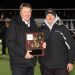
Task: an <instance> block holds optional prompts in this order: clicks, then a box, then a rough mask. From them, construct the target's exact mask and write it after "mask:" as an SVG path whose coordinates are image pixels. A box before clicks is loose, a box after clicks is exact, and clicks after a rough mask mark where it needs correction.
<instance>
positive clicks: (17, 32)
mask: <svg viewBox="0 0 75 75" xmlns="http://www.w3.org/2000/svg"><path fill="white" fill-rule="evenodd" d="M27 32H37V26H36V24H35V22H34V20H33V19H30V27H29V28H28V27H27V25H26V24H25V23H24V22H23V21H22V19H21V17H20V16H19V17H17V18H15V20H14V21H13V22H12V23H11V25H10V27H9V28H8V30H7V35H6V45H7V47H8V49H9V50H8V51H9V55H10V62H11V64H13V65H20V66H22V65H23V66H34V65H35V63H36V62H35V58H32V59H25V53H26V45H25V39H26V37H25V33H27Z"/></svg>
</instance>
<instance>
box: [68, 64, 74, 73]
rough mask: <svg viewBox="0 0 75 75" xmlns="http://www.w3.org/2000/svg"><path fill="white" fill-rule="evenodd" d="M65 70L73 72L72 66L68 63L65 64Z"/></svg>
mask: <svg viewBox="0 0 75 75" xmlns="http://www.w3.org/2000/svg"><path fill="white" fill-rule="evenodd" d="M67 70H68V72H70V71H72V70H73V64H71V63H68V64H67Z"/></svg>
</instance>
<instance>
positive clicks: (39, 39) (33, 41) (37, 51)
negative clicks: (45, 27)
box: [26, 33, 44, 56]
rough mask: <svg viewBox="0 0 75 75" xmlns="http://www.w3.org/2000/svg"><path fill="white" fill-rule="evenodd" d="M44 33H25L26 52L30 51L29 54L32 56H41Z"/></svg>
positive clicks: (42, 53)
mask: <svg viewBox="0 0 75 75" xmlns="http://www.w3.org/2000/svg"><path fill="white" fill-rule="evenodd" d="M43 42H44V33H26V50H32V52H31V53H30V54H32V55H34V56H43V55H44V48H43V47H42V44H43Z"/></svg>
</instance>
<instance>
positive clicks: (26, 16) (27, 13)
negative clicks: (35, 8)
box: [20, 7, 32, 21]
mask: <svg viewBox="0 0 75 75" xmlns="http://www.w3.org/2000/svg"><path fill="white" fill-rule="evenodd" d="M31 12H32V9H31V8H28V7H23V8H22V9H21V10H20V15H21V17H22V19H23V20H26V21H28V20H30V18H31Z"/></svg>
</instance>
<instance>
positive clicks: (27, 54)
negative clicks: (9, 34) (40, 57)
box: [25, 50, 33, 59]
mask: <svg viewBox="0 0 75 75" xmlns="http://www.w3.org/2000/svg"><path fill="white" fill-rule="evenodd" d="M30 52H32V51H29V50H28V51H27V53H26V55H25V59H31V58H33V55H31V54H30Z"/></svg>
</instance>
